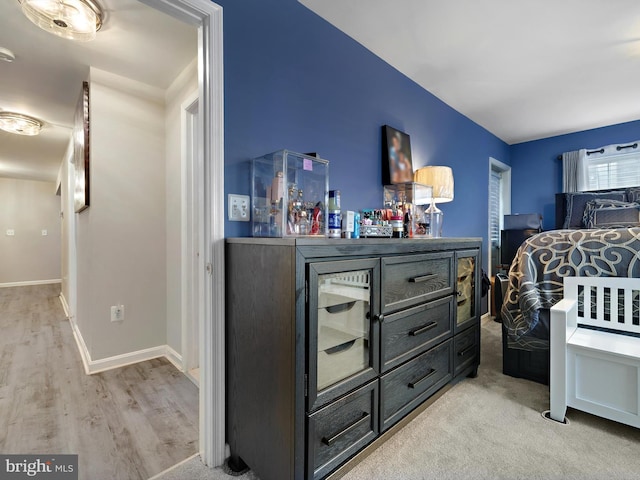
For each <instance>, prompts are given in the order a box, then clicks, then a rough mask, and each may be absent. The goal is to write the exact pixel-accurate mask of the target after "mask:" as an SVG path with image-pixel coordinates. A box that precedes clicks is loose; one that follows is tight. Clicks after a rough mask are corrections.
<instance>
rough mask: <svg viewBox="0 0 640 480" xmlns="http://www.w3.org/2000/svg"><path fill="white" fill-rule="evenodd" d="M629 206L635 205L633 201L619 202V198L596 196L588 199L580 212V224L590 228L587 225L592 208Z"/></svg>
mask: <svg viewBox="0 0 640 480" xmlns="http://www.w3.org/2000/svg"><path fill="white" fill-rule="evenodd" d="M629 206H635V203H633V202H621V201H620V200H608V199H605V198H596V199H595V200H589V201H588V202H587V203H586V205H585V206H584V213H583V214H582V226H583V227H585V228H590V227H588V226H587V225H588V224H589V221H590V220H591V219H592V217H593V211H594V210H600V209H601V208H624V207H629Z"/></svg>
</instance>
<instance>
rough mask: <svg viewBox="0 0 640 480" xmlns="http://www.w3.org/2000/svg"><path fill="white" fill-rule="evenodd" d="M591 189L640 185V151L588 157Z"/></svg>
mask: <svg viewBox="0 0 640 480" xmlns="http://www.w3.org/2000/svg"><path fill="white" fill-rule="evenodd" d="M587 175H588V178H589V190H604V189H608V188H622V187H635V186H638V185H640V152H634V153H627V154H617V155H616V154H613V155H606V154H605V155H602V156H599V157H598V158H588V159H587Z"/></svg>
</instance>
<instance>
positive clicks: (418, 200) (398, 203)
mask: <svg viewBox="0 0 640 480" xmlns="http://www.w3.org/2000/svg"><path fill="white" fill-rule="evenodd" d="M432 197H433V189H432V188H431V187H430V186H428V185H422V184H421V183H415V182H407V183H397V184H395V185H385V186H384V198H383V204H384V208H385V209H390V210H392V211H394V212H397V213H398V214H399V215H402V218H403V225H404V236H405V237H429V236H430V234H429V231H430V229H429V226H430V225H431V220H432V219H431V216H430V215H427V214H426V213H425V210H426V209H427V206H428V205H429V204H430V203H431V198H432Z"/></svg>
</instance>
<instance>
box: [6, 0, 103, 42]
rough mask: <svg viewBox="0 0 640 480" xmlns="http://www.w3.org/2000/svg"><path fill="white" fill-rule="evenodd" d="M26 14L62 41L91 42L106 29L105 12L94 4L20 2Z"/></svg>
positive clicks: (87, 0) (80, 1) (49, 0)
mask: <svg viewBox="0 0 640 480" xmlns="http://www.w3.org/2000/svg"><path fill="white" fill-rule="evenodd" d="M18 1H19V2H20V4H21V5H22V13H24V14H25V16H26V17H27V18H28V19H29V20H31V21H32V22H33V23H35V24H36V25H37V26H38V27H40V28H42V29H43V30H46V31H47V32H49V33H53V34H54V35H58V36H59V37H63V38H68V39H70V40H78V41H80V42H87V41H89V40H93V39H94V38H95V37H96V32H97V31H98V30H100V27H101V26H102V9H101V8H100V6H99V5H98V4H97V3H96V2H95V1H94V0H18Z"/></svg>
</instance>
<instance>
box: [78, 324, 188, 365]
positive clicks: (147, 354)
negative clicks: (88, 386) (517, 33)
mask: <svg viewBox="0 0 640 480" xmlns="http://www.w3.org/2000/svg"><path fill="white" fill-rule="evenodd" d="M70 323H71V330H72V331H73V336H74V338H75V339H76V344H77V345H78V350H79V351H80V357H81V358H82V364H83V365H84V372H85V373H86V374H87V375H93V374H94V373H100V372H105V371H107V370H112V369H114V368H120V367H124V366H126V365H132V364H134V363H140V362H144V361H145V360H152V359H154V358H158V357H165V358H166V359H167V360H168V361H169V362H171V363H172V364H173V365H174V366H175V367H176V368H177V369H178V370H180V371H181V372H182V356H181V355H180V354H178V352H176V351H175V350H174V349H173V348H171V347H170V346H169V345H159V346H157V347H151V348H145V349H144V350H138V351H135V352H129V353H123V354H122V355H115V356H113V357H107V358H101V359H100V360H91V354H90V353H89V349H88V348H87V344H86V343H85V341H84V339H83V338H82V333H80V330H79V329H78V326H77V325H76V323H75V322H73V321H71V322H70Z"/></svg>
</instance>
